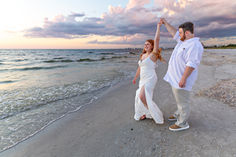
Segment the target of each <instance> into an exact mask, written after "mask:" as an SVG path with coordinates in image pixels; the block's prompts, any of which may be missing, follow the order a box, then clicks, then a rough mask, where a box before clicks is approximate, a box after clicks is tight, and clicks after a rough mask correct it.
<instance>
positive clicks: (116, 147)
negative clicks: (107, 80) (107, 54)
mask: <svg viewBox="0 0 236 157" xmlns="http://www.w3.org/2000/svg"><path fill="white" fill-rule="evenodd" d="M233 53H234V52H232V53H229V54H227V56H226V55H225V54H226V53H225V52H222V53H221V54H220V53H218V52H217V53H208V52H207V53H204V56H203V60H202V63H201V65H200V67H199V76H198V80H197V82H196V84H195V86H194V89H193V90H194V91H193V93H192V99H191V100H192V104H191V105H192V106H191V111H192V112H191V114H190V118H189V124H190V129H188V130H186V131H182V132H176V133H175V132H171V131H169V130H168V127H169V125H171V124H172V123H170V122H168V121H167V120H166V119H167V117H168V116H169V115H170V114H171V113H172V112H173V111H174V110H175V109H176V105H175V101H174V98H173V95H172V92H171V88H170V86H169V85H168V84H167V83H166V82H165V81H164V80H163V76H164V74H165V72H166V69H167V65H166V64H160V65H159V66H158V68H157V75H158V82H157V86H156V87H155V90H154V101H155V102H156V104H157V105H158V106H159V107H160V109H161V110H162V111H163V114H164V118H165V123H164V124H162V125H157V124H155V122H154V121H153V120H144V121H135V120H134V119H133V115H134V97H135V91H136V89H137V85H138V84H137V83H136V85H135V86H134V85H132V83H131V80H130V81H129V80H127V81H123V82H121V83H119V84H117V85H115V86H114V87H112V88H110V89H108V90H107V91H105V92H104V94H103V95H102V96H101V97H100V98H99V99H98V100H96V101H94V102H93V103H91V104H89V105H87V106H85V107H82V108H81V109H80V110H79V111H77V112H74V113H72V114H69V115H67V116H65V117H63V118H62V119H60V120H58V121H56V122H54V123H53V124H51V125H49V126H48V127H46V128H45V129H44V130H42V131H41V132H39V133H38V134H36V135H35V136H33V137H31V138H29V139H27V140H25V141H23V142H22V143H19V144H18V145H16V146H14V147H12V148H10V149H8V150H6V151H4V152H2V153H0V156H2V157H14V156H18V157H25V156H27V157H31V156H32V157H35V156H37V157H43V156H58V157H66V156H82V157H87V156H88V157H89V156H98V157H104V156H105V157H110V156H117V157H118V156H130V157H134V156H140V157H141V156H146V157H149V156H150V157H153V156H168V157H172V156H173V157H174V156H178V155H179V156H184V157H189V156H194V157H195V156H196V157H198V156H199V157H207V156H235V155H236V150H235V149H234V148H235V147H236V135H235V131H236V129H235V128H236V120H235V118H234V117H235V111H236V108H235V107H232V106H229V105H227V104H225V103H223V102H221V101H219V100H216V99H212V98H209V97H206V96H198V95H196V94H197V93H198V92H200V91H202V90H203V89H209V88H211V87H212V86H215V85H216V84H217V82H219V81H220V80H223V79H233V78H235V74H236V73H235V70H233V71H232V69H235V68H234V67H236V63H235V62H234V58H235V55H234V54H233ZM216 54H217V55H216ZM222 54H223V55H224V57H223V58H224V61H222Z"/></svg>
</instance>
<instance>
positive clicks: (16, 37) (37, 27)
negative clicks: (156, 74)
mask: <svg viewBox="0 0 236 157" xmlns="http://www.w3.org/2000/svg"><path fill="white" fill-rule="evenodd" d="M235 8H236V1H232V0H207V1H206V0H119V1H118V0H7V1H4V0H1V1H0V19H1V24H0V48H1V49H93V48H94V49H103V48H136V47H138V48H142V47H143V44H144V42H145V40H147V39H153V38H154V35H155V31H156V24H157V23H158V21H159V19H160V18H161V17H163V18H165V19H166V20H167V21H168V22H169V23H170V24H171V25H173V26H174V27H176V28H178V26H179V25H180V24H182V23H184V22H186V21H191V22H193V23H194V26H195V33H194V34H195V36H197V37H200V39H201V42H202V43H203V44H204V45H207V46H210V45H227V44H236V31H235V30H236V9H235ZM174 45H175V42H174V41H173V39H172V38H171V36H170V34H169V33H168V32H167V30H166V29H165V27H164V26H162V28H161V41H160V46H161V47H164V48H168V47H173V46H174Z"/></svg>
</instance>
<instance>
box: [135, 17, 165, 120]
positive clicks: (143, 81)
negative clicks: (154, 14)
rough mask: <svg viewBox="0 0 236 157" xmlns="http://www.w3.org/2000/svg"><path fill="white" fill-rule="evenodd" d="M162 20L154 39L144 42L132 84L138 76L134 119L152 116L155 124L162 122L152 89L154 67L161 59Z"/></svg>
mask: <svg viewBox="0 0 236 157" xmlns="http://www.w3.org/2000/svg"><path fill="white" fill-rule="evenodd" d="M161 24H162V22H161V21H160V22H159V23H158V24H157V30H156V35H155V39H154V41H153V40H152V39H149V40H147V41H146V42H145V44H144V49H143V52H142V54H141V55H140V60H139V62H138V64H139V67H138V69H137V72H136V75H135V77H134V79H133V84H135V83H136V79H137V78H138V77H139V76H140V81H139V88H138V90H137V91H136V97H135V115H134V119H135V120H143V119H146V118H153V119H154V121H155V122H156V123H157V124H163V123H164V118H163V114H162V112H161V110H160V109H159V108H158V106H157V105H156V104H155V102H153V100H152V97H153V91H154V87H155V85H156V82H157V75H156V71H155V68H156V67H157V60H158V59H159V60H160V61H163V62H165V61H164V60H163V58H162V56H161V54H160V53H161V49H159V40H160V27H161Z"/></svg>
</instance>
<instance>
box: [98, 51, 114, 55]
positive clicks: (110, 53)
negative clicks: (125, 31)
mask: <svg viewBox="0 0 236 157" xmlns="http://www.w3.org/2000/svg"><path fill="white" fill-rule="evenodd" d="M99 54H100V55H114V54H115V53H112V52H109V53H99Z"/></svg>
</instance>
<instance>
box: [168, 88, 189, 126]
mask: <svg viewBox="0 0 236 157" xmlns="http://www.w3.org/2000/svg"><path fill="white" fill-rule="evenodd" d="M172 92H173V94H174V97H175V100H176V103H177V111H175V113H174V116H175V117H176V118H177V122H176V123H175V124H176V125H178V126H180V127H185V126H187V125H188V122H187V120H188V117H189V114H190V91H187V90H183V89H176V88H174V87H172Z"/></svg>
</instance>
